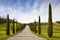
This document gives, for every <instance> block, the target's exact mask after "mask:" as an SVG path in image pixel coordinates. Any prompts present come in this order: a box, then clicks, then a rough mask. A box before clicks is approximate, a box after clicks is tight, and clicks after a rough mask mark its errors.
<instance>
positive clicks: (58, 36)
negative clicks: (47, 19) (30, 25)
mask: <svg viewBox="0 0 60 40" xmlns="http://www.w3.org/2000/svg"><path fill="white" fill-rule="evenodd" d="M37 27H38V26H37ZM37 30H38V29H37ZM33 33H34V32H33ZM34 34H35V35H37V36H39V37H43V38H45V39H46V40H60V26H55V25H53V36H52V37H51V38H49V37H48V25H47V24H45V25H41V34H40V35H39V34H38V33H34Z"/></svg>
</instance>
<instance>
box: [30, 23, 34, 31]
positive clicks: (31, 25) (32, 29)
mask: <svg viewBox="0 0 60 40" xmlns="http://www.w3.org/2000/svg"><path fill="white" fill-rule="evenodd" d="M29 27H30V29H31V31H33V32H34V24H33V23H29Z"/></svg>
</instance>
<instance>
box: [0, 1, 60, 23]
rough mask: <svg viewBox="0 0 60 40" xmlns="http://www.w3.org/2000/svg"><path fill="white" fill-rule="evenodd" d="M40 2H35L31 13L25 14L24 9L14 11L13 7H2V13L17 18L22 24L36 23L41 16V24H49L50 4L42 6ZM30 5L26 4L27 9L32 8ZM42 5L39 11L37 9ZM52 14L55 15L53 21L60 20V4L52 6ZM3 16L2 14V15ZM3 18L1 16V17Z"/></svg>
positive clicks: (0, 8) (0, 9)
mask: <svg viewBox="0 0 60 40" xmlns="http://www.w3.org/2000/svg"><path fill="white" fill-rule="evenodd" d="M38 2H39V0H35V2H34V5H33V6H32V9H31V10H30V11H29V12H23V11H22V9H23V7H20V8H19V9H14V8H12V7H5V6H3V5H1V6H0V12H2V15H3V14H4V15H6V14H7V13H8V14H9V15H10V18H11V19H12V18H15V19H16V20H18V21H19V22H21V23H29V22H34V21H35V20H36V21H38V16H39V15H40V16H41V22H47V21H48V2H43V3H41V4H39V3H38ZM29 4H30V3H29V2H28V3H26V8H27V9H28V8H29V7H30V5H29ZM39 5H40V7H39V9H37V7H38V6H39ZM52 8H53V9H52V13H53V16H52V17H53V21H57V20H60V19H59V18H60V4H59V5H57V6H56V7H55V6H52ZM0 14H1V13H0ZM0 16H1V15H0Z"/></svg>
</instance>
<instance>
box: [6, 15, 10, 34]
mask: <svg viewBox="0 0 60 40" xmlns="http://www.w3.org/2000/svg"><path fill="white" fill-rule="evenodd" d="M6 31H7V32H6V34H7V35H9V34H10V26H9V14H7V30H6Z"/></svg>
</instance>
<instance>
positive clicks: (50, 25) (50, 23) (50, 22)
mask: <svg viewBox="0 0 60 40" xmlns="http://www.w3.org/2000/svg"><path fill="white" fill-rule="evenodd" d="M52 29H53V28H52V11H51V4H49V18H48V36H49V37H52V33H53V30H52Z"/></svg>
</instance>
